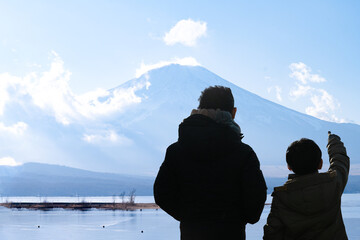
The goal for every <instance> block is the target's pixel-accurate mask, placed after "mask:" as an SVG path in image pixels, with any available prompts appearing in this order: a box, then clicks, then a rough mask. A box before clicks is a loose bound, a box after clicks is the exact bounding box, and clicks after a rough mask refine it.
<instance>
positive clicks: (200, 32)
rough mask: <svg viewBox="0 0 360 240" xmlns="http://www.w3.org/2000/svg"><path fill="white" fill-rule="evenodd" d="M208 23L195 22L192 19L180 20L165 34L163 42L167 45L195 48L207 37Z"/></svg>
mask: <svg viewBox="0 0 360 240" xmlns="http://www.w3.org/2000/svg"><path fill="white" fill-rule="evenodd" d="M206 30H207V23H206V22H202V21H197V22H196V21H193V20H192V19H190V18H189V19H186V20H185V19H183V20H180V21H179V22H177V23H176V24H175V26H173V27H172V28H171V29H170V31H169V32H167V33H166V34H165V36H164V37H163V40H164V42H165V44H166V45H174V44H176V43H179V44H183V45H185V46H189V47H192V46H195V45H196V42H197V40H198V39H199V38H200V37H202V36H205V35H206Z"/></svg>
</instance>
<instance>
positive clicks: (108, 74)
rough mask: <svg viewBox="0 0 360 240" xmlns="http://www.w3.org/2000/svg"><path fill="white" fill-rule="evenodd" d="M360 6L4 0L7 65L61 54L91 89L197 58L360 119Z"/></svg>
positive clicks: (27, 64)
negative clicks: (157, 66)
mask: <svg viewBox="0 0 360 240" xmlns="http://www.w3.org/2000/svg"><path fill="white" fill-rule="evenodd" d="M359 12H360V2H359V1H222V2H219V1H178V2H174V1H0V74H5V73H8V75H6V76H12V77H24V76H27V75H28V74H29V73H31V72H39V73H41V72H46V71H49V69H50V68H51V66H52V65H51V64H52V63H53V61H54V58H55V59H56V61H57V63H59V62H60V63H61V64H62V66H63V68H64V69H66V71H67V72H68V73H69V76H67V77H65V78H64V79H66V81H67V82H68V85H69V89H70V90H69V91H71V92H72V93H73V94H78V95H81V94H86V93H88V92H91V91H94V90H96V89H99V88H101V89H109V88H113V87H115V86H117V85H119V84H121V83H123V82H125V81H127V80H129V79H131V78H133V77H135V75H136V71H137V70H139V69H140V68H141V66H143V67H145V68H146V66H148V67H151V66H152V65H154V64H157V63H159V62H161V61H162V62H169V61H173V62H177V61H179V60H180V59H183V61H185V62H189V59H190V60H191V61H190V62H191V63H194V62H196V63H198V64H201V65H202V66H204V67H206V68H207V69H209V70H210V71H212V72H214V73H216V74H218V75H219V76H221V77H223V78H225V79H226V80H229V81H231V82H233V83H235V84H237V85H238V86H240V87H242V88H244V89H247V90H249V91H251V92H254V93H256V94H258V95H260V96H262V97H263V98H266V99H269V100H271V101H274V102H277V103H279V104H282V105H284V106H286V107H289V108H292V109H295V110H297V111H300V112H304V113H308V114H310V115H313V116H316V117H319V118H321V119H325V120H330V121H336V122H354V123H357V124H359V123H360V111H359V110H358V109H359V107H358V105H359V103H360V96H359V94H358V91H359V89H360V82H359V80H358V78H359V76H360V68H359V66H360V64H359V63H360V61H359V56H360V44H359V43H360V31H359V29H360V15H359V14H358V13H359ZM165 36H168V37H165ZM184 58H186V59H185V60H184ZM70 73H71V74H70ZM3 76H4V75H3ZM3 79H4V78H3ZM0 81H1V80H0ZM4 86H5V85H4ZM1 87H2V85H1V83H0V93H1V91H2V90H1ZM42 89H43V91H45V92H46V91H47V90H46V88H42ZM4 99H5V98H4V97H0V110H1V101H3V102H5V100H4ZM39 101H40V100H39ZM39 104H40V103H39ZM55 105H56V104H55ZM0 122H1V121H0ZM4 127H6V126H5V125H4ZM0 128H1V126H0ZM20 129H21V126H20Z"/></svg>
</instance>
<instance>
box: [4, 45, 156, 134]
mask: <svg viewBox="0 0 360 240" xmlns="http://www.w3.org/2000/svg"><path fill="white" fill-rule="evenodd" d="M52 57H53V59H52V62H51V64H50V69H49V70H48V71H45V72H40V73H38V72H32V73H30V74H28V75H26V76H25V77H18V76H13V75H11V74H9V73H3V74H0V116H2V115H3V114H4V112H5V111H6V106H7V104H9V103H10V102H18V103H21V104H22V105H27V104H29V100H28V99H30V104H32V105H34V106H36V107H38V108H40V109H42V110H43V111H44V112H46V113H48V114H49V115H52V116H54V117H55V118H56V120H57V121H58V122H60V123H62V124H64V125H68V124H71V123H79V122H80V123H81V122H82V121H84V120H95V119H96V118H97V117H99V116H105V115H109V114H113V113H115V112H122V111H124V110H125V109H126V108H127V107H129V106H131V105H132V104H136V103H139V102H141V100H142V99H141V97H139V96H137V95H136V91H137V90H139V89H142V88H144V87H148V86H149V85H150V83H149V82H143V83H139V84H137V85H134V86H131V87H129V88H126V89H125V88H116V89H114V90H112V91H107V90H104V89H97V90H95V91H91V92H87V93H85V94H82V95H76V94H74V93H73V92H72V90H71V89H70V86H69V81H70V76H71V72H70V71H68V70H67V69H65V68H64V62H63V61H62V60H61V58H60V57H59V56H58V54H57V53H56V52H54V51H53V52H52ZM26 127H27V125H26V124H25V123H21V122H19V123H17V124H16V125H14V126H5V125H4V124H0V131H8V132H13V133H21V132H23V131H24V130H25V129H26Z"/></svg>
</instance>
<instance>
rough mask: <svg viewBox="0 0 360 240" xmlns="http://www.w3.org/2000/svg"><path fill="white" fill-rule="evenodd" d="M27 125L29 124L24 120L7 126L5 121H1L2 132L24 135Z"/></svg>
mask: <svg viewBox="0 0 360 240" xmlns="http://www.w3.org/2000/svg"><path fill="white" fill-rule="evenodd" d="M27 127H28V125H27V124H26V123H24V122H17V123H15V124H14V125H11V126H6V125H5V124H4V123H2V122H0V132H6V133H11V134H14V135H22V134H23V133H24V132H25V131H26V129H27Z"/></svg>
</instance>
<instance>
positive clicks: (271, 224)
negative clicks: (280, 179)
mask: <svg viewBox="0 0 360 240" xmlns="http://www.w3.org/2000/svg"><path fill="white" fill-rule="evenodd" d="M276 201H277V199H276V196H274V195H273V200H272V203H271V210H270V213H269V216H268V218H267V223H266V224H265V226H264V237H263V239H264V240H267V239H270V240H272V239H284V238H283V235H284V225H283V223H282V221H281V218H280V216H279V211H278V206H277V203H276Z"/></svg>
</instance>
